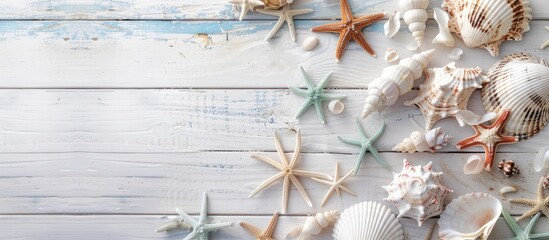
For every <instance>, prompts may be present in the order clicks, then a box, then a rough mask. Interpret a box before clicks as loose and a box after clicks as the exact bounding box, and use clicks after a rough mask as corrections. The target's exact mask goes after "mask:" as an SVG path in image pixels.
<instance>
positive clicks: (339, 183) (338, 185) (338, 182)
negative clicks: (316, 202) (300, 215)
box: [312, 162, 356, 207]
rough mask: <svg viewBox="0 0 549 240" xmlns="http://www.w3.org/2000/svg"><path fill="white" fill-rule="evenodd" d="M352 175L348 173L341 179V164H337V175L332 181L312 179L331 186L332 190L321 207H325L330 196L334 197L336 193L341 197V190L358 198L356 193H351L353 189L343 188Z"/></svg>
mask: <svg viewBox="0 0 549 240" xmlns="http://www.w3.org/2000/svg"><path fill="white" fill-rule="evenodd" d="M352 174H353V171H350V172H349V173H347V175H345V176H343V177H342V178H339V162H336V167H335V173H334V177H333V179H332V180H324V179H318V178H312V179H313V180H315V181H317V182H320V183H324V184H327V185H330V189H328V193H326V196H325V197H324V199H322V203H321V204H320V206H321V207H324V204H326V202H327V201H328V199H329V198H330V196H332V194H333V193H334V191H335V192H336V193H337V195H338V196H339V197H341V191H340V190H343V191H345V192H347V193H349V194H351V195H353V196H355V197H356V193H354V192H353V191H351V189H349V188H347V187H345V186H343V182H345V180H347V178H349V177H350V176H351V175H352Z"/></svg>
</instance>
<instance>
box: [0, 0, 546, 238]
mask: <svg viewBox="0 0 549 240" xmlns="http://www.w3.org/2000/svg"><path fill="white" fill-rule="evenodd" d="M441 2H442V1H441V0H431V5H430V8H431V7H439V6H440V3H441ZM350 4H351V7H352V9H353V11H354V12H355V13H356V15H357V16H359V15H363V14H367V13H373V12H379V11H391V10H392V9H393V8H394V6H395V4H396V1H390V0H375V1H360V0H350ZM531 4H532V7H533V9H534V12H533V13H532V14H533V16H534V18H535V19H534V20H532V21H531V23H530V27H531V30H530V32H528V33H526V34H525V36H524V37H525V39H524V40H523V41H521V42H505V43H503V45H502V49H501V52H500V56H499V57H491V56H490V55H489V54H488V52H487V51H485V50H483V49H468V48H466V47H464V46H463V44H462V43H461V41H459V40H458V46H459V47H461V48H463V49H464V51H465V53H464V55H463V56H462V60H460V61H458V63H457V65H458V66H463V67H473V66H480V67H482V68H483V69H484V70H488V68H489V67H490V66H491V65H492V64H493V63H495V62H496V61H497V60H498V59H500V58H501V57H503V56H505V55H507V54H510V53H514V52H522V51H526V52H529V53H533V54H535V55H537V56H539V57H547V50H539V45H540V44H541V43H542V42H544V41H545V40H547V39H549V33H548V32H547V31H545V29H544V28H543V26H545V25H549V6H548V5H547V4H545V2H544V1H543V0H531ZM294 8H313V9H314V10H315V12H314V13H313V14H309V15H304V16H301V17H300V20H298V21H296V25H297V29H298V41H297V42H296V43H293V42H291V41H290V40H289V35H288V30H287V28H286V26H284V27H283V28H282V29H281V31H280V32H279V34H278V35H277V36H276V37H275V38H274V39H273V40H272V41H271V42H264V41H263V40H262V39H263V38H264V36H265V35H266V34H267V33H268V32H269V31H270V29H271V27H272V26H273V25H274V19H272V18H270V17H266V16H265V15H260V14H255V13H250V14H249V15H248V16H249V17H248V19H252V20H253V21H243V22H238V21H235V18H236V17H237V15H238V11H237V9H236V8H234V7H232V6H231V5H230V4H228V3H226V1H225V0H210V1H207V2H206V1H198V0H184V1H180V0H177V1H176V0H161V1H153V0H132V1H130V0H108V1H99V0H65V1H53V0H7V1H2V2H1V3H0V19H3V20H2V21H0V55H1V56H2V57H3V58H2V59H1V60H0V79H1V81H0V159H2V160H0V188H1V189H2V191H0V232H1V233H2V234H0V239H75V238H76V237H78V238H79V239H98V238H109V239H181V238H183V237H184V236H185V231H174V232H170V233H155V232H154V231H153V230H154V229H155V228H156V227H157V226H159V225H161V224H163V223H165V222H166V221H168V220H167V219H166V218H167V216H168V217H173V216H174V213H175V212H174V208H175V207H179V208H182V209H184V210H186V211H188V212H190V213H193V214H196V213H197V210H198V208H199V204H200V196H201V193H202V192H208V196H209V199H210V213H211V214H212V215H213V218H214V219H219V220H223V221H227V220H230V221H235V222H238V221H249V222H252V223H254V224H256V225H258V226H260V227H262V226H264V225H265V224H266V223H267V222H268V221H269V218H270V215H271V214H272V212H274V211H275V210H280V195H281V186H280V185H276V186H274V187H271V188H269V189H267V190H266V191H264V192H262V193H260V194H258V195H257V196H256V197H254V198H252V199H249V198H248V197H247V196H248V194H249V193H250V191H252V189H253V188H255V186H257V185H258V184H259V183H260V182H262V181H263V180H265V179H266V178H268V177H270V176H271V175H272V174H273V173H274V172H275V171H274V170H273V169H272V168H271V167H269V166H266V165H265V164H262V163H260V162H258V161H257V160H254V159H251V158H250V157H249V154H251V153H259V154H263V155H268V156H273V157H275V155H276V154H275V153H274V151H275V148H274V143H273V138H272V135H273V131H275V130H276V131H278V133H279V134H280V136H281V138H282V141H283V143H284V144H285V146H286V147H285V149H287V150H288V151H291V149H292V147H293V141H294V134H293V131H292V130H293V129H296V128H300V129H301V130H302V132H303V152H304V154H303V156H302V159H301V162H300V165H299V166H300V167H302V168H305V169H310V170H314V171H320V172H324V173H327V174H333V168H334V165H335V161H336V160H337V161H339V162H340V164H341V167H342V171H343V170H344V171H348V170H350V169H351V168H352V166H353V165H354V162H355V159H356V157H357V151H358V149H356V148H353V147H351V146H348V145H345V144H343V143H341V142H339V141H338V140H337V136H348V137H357V134H356V130H355V129H354V124H353V121H354V118H355V116H358V115H359V114H360V112H361V108H362V102H363V100H364V93H365V92H366V90H365V87H366V85H367V84H368V82H370V81H371V80H373V79H374V78H376V77H377V76H379V74H380V72H381V67H379V66H388V65H389V64H387V63H385V62H384V61H383V54H384V52H385V50H386V49H387V48H389V47H391V48H394V49H397V50H399V51H400V53H401V56H402V57H407V56H409V55H411V54H413V53H411V52H409V51H408V50H406V47H405V46H406V45H407V44H408V43H409V42H411V41H412V37H411V35H410V33H409V32H408V30H407V27H406V26H405V25H403V26H402V28H401V31H400V32H399V33H398V34H397V35H396V37H395V38H394V39H386V38H385V36H384V35H383V33H382V29H383V28H382V26H383V23H384V21H381V22H379V23H376V24H374V25H373V26H371V27H369V28H366V29H365V31H364V32H365V35H366V38H367V39H368V40H369V41H370V43H371V45H372V46H373V47H374V49H375V51H376V52H377V54H378V57H377V58H373V57H371V56H369V55H367V54H366V53H364V51H363V50H362V49H360V48H359V47H358V46H357V45H356V44H351V45H350V46H349V48H348V49H347V52H346V54H345V56H344V58H343V60H342V62H341V63H339V64H337V63H335V61H334V57H333V56H334V52H335V42H336V41H337V36H336V35H331V34H314V33H311V32H309V31H308V29H310V28H311V27H313V26H317V25H320V24H324V23H326V22H329V21H331V20H330V19H336V18H339V17H340V16H339V1H337V0H296V3H295V6H294ZM119 19H123V20H131V21H117V20H119ZM7 20H9V21H7ZM172 20H174V21H172ZM437 31H438V30H437V27H436V23H435V22H434V21H432V20H430V21H429V22H428V29H427V32H426V34H427V36H426V40H425V47H424V48H425V49H428V48H431V47H433V46H432V45H431V44H429V43H428V42H430V40H431V39H432V38H433V37H434V36H435V35H436V34H437ZM313 35H315V36H318V37H319V38H320V41H321V42H320V45H319V47H318V48H317V49H316V50H315V51H313V52H305V51H303V50H301V48H300V44H301V42H302V41H303V40H304V39H305V38H306V37H308V36H313ZM456 40H457V38H456ZM450 51H451V49H448V48H444V47H437V53H436V56H435V58H434V59H433V61H432V63H431V64H430V66H431V67H440V66H444V65H445V64H447V63H449V62H451V61H452V60H450V59H448V58H447V57H446V56H447V54H448V53H449V52H450ZM299 64H303V65H304V67H305V69H306V70H307V72H308V73H309V75H310V76H311V77H312V78H313V80H314V81H318V80H319V79H320V78H322V76H323V75H324V74H326V73H327V72H328V71H334V72H335V73H334V75H333V80H332V82H331V83H330V84H329V87H330V88H332V90H331V91H334V92H337V93H344V94H346V95H347V96H348V97H347V98H346V99H345V100H344V103H345V104H346V110H345V112H344V113H343V114H341V115H338V116H334V115H331V114H328V117H327V119H328V123H327V124H326V125H321V124H320V123H319V122H318V120H317V119H316V114H315V113H314V110H313V109H311V110H310V111H309V112H307V113H306V114H305V115H304V116H303V117H302V118H301V119H299V120H294V119H292V116H293V115H294V114H295V111H296V110H297V107H298V106H299V104H300V103H301V102H302V99H301V98H300V97H297V96H295V95H293V94H291V93H289V91H288V90H287V87H288V86H290V85H296V86H304V84H303V82H302V79H301V76H300V73H299V69H298V65H299ZM372 66H375V67H372ZM420 81H421V80H420ZM420 81H418V83H419V82H420ZM165 88H168V89H165ZM416 93H417V91H416V90H414V91H412V92H411V93H409V94H407V95H405V96H403V97H402V98H401V99H400V100H399V101H398V102H397V104H396V105H395V106H394V107H392V108H390V109H388V110H387V111H386V112H385V113H384V114H383V117H384V119H385V122H386V123H387V128H386V132H385V133H384V135H383V136H382V137H381V138H380V139H379V141H378V142H377V143H376V146H377V148H378V149H379V150H380V151H381V152H382V155H383V157H385V158H386V159H387V161H388V162H389V163H390V165H391V166H392V167H393V170H395V171H399V170H400V168H401V167H402V166H401V165H402V158H404V157H405V158H407V159H409V160H410V161H412V162H413V163H414V164H426V163H427V162H429V161H432V162H433V164H434V169H435V170H437V171H444V173H445V175H444V183H445V184H446V185H447V186H449V187H450V188H451V189H453V190H454V192H453V193H451V194H450V195H449V196H448V197H447V199H446V200H445V203H446V204H447V203H448V202H450V201H451V199H453V198H456V197H458V196H460V195H462V194H465V193H468V192H475V191H479V192H488V193H490V194H492V195H493V196H496V197H498V198H499V199H500V200H501V201H502V203H503V205H504V207H505V208H506V209H508V210H509V211H510V212H511V213H512V214H514V215H518V214H520V213H522V212H524V211H525V210H527V208H525V207H522V206H516V205H510V204H509V202H508V199H510V198H514V197H528V198H533V197H534V196H535V188H536V185H537V183H538V180H539V178H540V177H541V176H542V175H543V173H535V172H534V171H533V168H532V163H531V160H532V159H533V157H534V155H535V153H536V152H537V150H538V149H539V148H540V147H543V146H547V145H549V132H548V130H544V131H543V132H542V133H540V134H539V135H537V136H536V137H534V138H533V139H531V140H528V141H524V142H521V143H518V144H515V145H507V146H503V147H500V149H499V150H500V151H499V152H500V154H499V155H498V157H497V159H498V160H500V159H512V160H515V161H516V162H517V163H518V165H519V166H520V168H521V175H519V176H517V177H513V178H510V179H506V178H503V177H502V175H501V174H500V173H498V172H497V171H496V170H494V171H492V172H491V173H484V174H481V175H477V176H465V175H463V173H462V172H461V168H462V166H463V164H464V163H465V161H466V160H467V158H468V157H469V156H470V155H471V154H472V153H475V152H476V153H478V152H479V151H480V149H479V148H474V149H468V150H466V151H462V152H458V151H457V150H456V149H455V147H454V145H455V142H457V141H458V140H460V139H462V138H464V137H467V136H469V135H470V134H472V133H473V131H472V129H470V128H460V127H459V126H458V125H457V123H456V122H455V120H452V119H446V120H443V121H442V122H441V123H439V124H438V125H439V126H442V127H443V129H444V130H445V131H446V132H448V133H450V134H451V135H454V136H455V139H454V140H453V141H452V142H451V144H450V145H448V146H447V147H446V148H444V149H443V150H442V151H441V152H440V153H436V154H429V153H422V154H399V153H394V152H392V151H391V148H392V147H393V146H394V145H395V144H397V143H398V142H399V141H401V140H402V138H404V137H406V136H407V135H408V134H409V133H410V132H411V131H412V130H413V128H414V127H413V124H412V123H411V119H414V120H415V121H417V122H418V123H420V125H422V124H423V120H422V116H421V114H420V113H419V111H418V110H417V109H415V108H410V107H405V106H403V105H402V101H403V100H406V99H410V98H412V97H414V96H415V94H416ZM470 102H471V104H470V106H469V108H470V109H472V110H473V111H475V112H477V113H482V112H483V108H482V106H481V104H480V94H479V92H478V91H477V92H476V93H475V94H474V95H473V97H472V99H471V101H470ZM380 121H381V120H380V118H379V117H375V116H374V117H370V118H368V119H366V120H364V121H363V123H364V126H365V128H366V130H367V131H368V132H370V133H372V132H375V131H376V130H377V126H379V124H380ZM365 161H366V162H365V163H364V165H363V167H362V169H361V170H360V172H359V174H358V175H357V176H353V177H352V178H351V179H350V182H349V186H350V187H351V188H352V189H354V190H355V191H356V192H357V193H358V195H359V196H358V197H352V196H348V195H344V196H343V197H342V198H337V197H333V198H332V199H331V200H330V201H329V203H328V204H327V206H326V207H325V208H319V206H318V205H319V202H320V200H321V198H322V197H323V195H324V194H325V191H326V190H327V188H326V186H323V185H319V184H317V183H315V182H312V181H309V180H304V185H305V188H306V189H307V192H308V193H309V194H310V195H311V197H312V199H313V204H314V206H313V208H309V207H308V206H306V205H305V203H304V202H303V200H302V199H300V197H299V195H298V193H297V192H296V191H295V189H292V191H291V196H290V204H289V209H288V210H289V211H288V213H289V214H288V215H285V216H283V217H282V218H281V220H280V223H279V227H278V229H277V232H276V235H275V237H277V238H283V237H284V235H285V234H286V233H287V232H288V231H289V230H290V229H291V228H293V227H295V226H296V225H297V224H299V223H301V222H302V221H303V220H304V217H305V216H306V215H309V214H313V213H315V212H317V211H323V210H331V209H339V210H342V209H344V208H346V207H348V206H350V205H352V204H354V203H357V202H359V201H364V200H372V201H381V200H382V199H383V198H384V197H385V196H386V193H385V192H384V191H383V190H382V189H381V188H380V186H382V185H386V184H388V183H390V181H391V178H392V176H391V174H390V172H389V171H386V170H383V169H382V168H381V167H379V165H378V164H377V163H376V162H375V161H374V159H373V158H372V157H371V156H367V158H366V159H365ZM366 181H367V182H368V184H365V182H366ZM504 185H512V186H516V187H518V188H519V191H518V192H517V193H512V194H508V195H506V196H502V195H500V194H499V193H498V191H499V189H500V188H501V187H502V186H504ZM387 205H388V206H389V204H387ZM391 207H392V206H391ZM393 210H394V212H396V209H395V208H393ZM401 222H402V224H403V225H404V230H405V232H406V238H407V239H424V238H425V235H426V233H427V231H428V229H429V228H430V227H431V226H432V225H433V224H435V222H436V218H435V219H432V220H429V221H428V222H427V223H426V224H425V226H423V227H422V228H418V227H417V225H416V223H415V221H413V220H411V219H402V220H401ZM521 224H525V222H521ZM541 231H549V222H547V220H546V219H545V218H544V219H541V220H540V221H539V223H538V225H537V227H536V229H535V232H541ZM330 234H331V233H330V232H329V231H328V232H326V233H324V234H323V235H322V236H321V237H320V238H319V239H330ZM212 236H213V237H214V238H215V239H248V238H249V236H248V235H246V233H245V232H244V231H243V230H242V229H241V228H240V227H234V228H231V229H227V230H222V231H220V232H219V233H217V234H214V235H212ZM510 236H512V235H511V233H510V231H509V228H508V227H507V226H506V224H505V223H504V221H503V220H502V219H500V221H498V224H497V225H496V228H495V230H494V231H493V234H492V236H491V239H501V238H505V237H510ZM433 239H435V237H433Z"/></svg>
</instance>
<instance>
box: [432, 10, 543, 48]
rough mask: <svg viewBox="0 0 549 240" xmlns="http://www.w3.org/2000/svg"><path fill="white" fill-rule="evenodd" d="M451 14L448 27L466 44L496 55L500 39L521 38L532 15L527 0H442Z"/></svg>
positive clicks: (515, 39)
mask: <svg viewBox="0 0 549 240" xmlns="http://www.w3.org/2000/svg"><path fill="white" fill-rule="evenodd" d="M442 8H443V9H444V10H446V11H447V12H448V13H449V14H450V16H451V17H450V22H449V27H450V31H452V32H455V33H456V34H457V35H458V36H459V37H461V39H463V42H464V43H465V45H467V46H468V47H471V48H474V47H478V48H485V49H486V50H488V52H490V54H492V56H497V55H498V53H499V46H500V44H501V42H503V41H507V40H514V41H520V40H522V34H523V33H524V32H527V31H528V30H530V27H529V26H528V22H529V21H530V20H531V19H532V16H531V15H530V12H531V11H532V9H531V8H530V2H529V1H528V0H444V2H443V3H442Z"/></svg>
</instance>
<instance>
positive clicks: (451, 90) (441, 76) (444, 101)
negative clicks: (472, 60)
mask: <svg viewBox="0 0 549 240" xmlns="http://www.w3.org/2000/svg"><path fill="white" fill-rule="evenodd" d="M485 82H488V77H486V76H485V75H484V74H483V73H482V70H481V69H480V68H478V67H477V68H457V67H456V66H455V63H453V62H452V63H449V64H448V65H446V66H445V67H442V68H430V69H427V70H426V71H425V82H423V84H421V85H420V86H419V93H418V95H417V97H416V98H414V99H411V100H408V101H406V102H404V105H406V106H415V107H417V108H419V110H420V111H421V113H422V114H423V117H425V129H426V130H429V129H431V127H433V125H434V124H435V123H436V122H437V121H438V120H440V119H443V118H447V117H455V116H456V113H457V112H458V111H459V110H465V108H466V107H467V102H468V101H469V97H471V94H473V92H474V91H475V89H477V88H481V87H482V83H485ZM458 121H459V119H458Z"/></svg>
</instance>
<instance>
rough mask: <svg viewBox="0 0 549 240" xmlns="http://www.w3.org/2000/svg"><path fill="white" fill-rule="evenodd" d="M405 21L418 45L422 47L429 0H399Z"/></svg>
mask: <svg viewBox="0 0 549 240" xmlns="http://www.w3.org/2000/svg"><path fill="white" fill-rule="evenodd" d="M398 6H399V8H400V12H401V13H402V14H404V15H403V19H404V22H405V23H406V24H408V30H410V32H412V36H413V37H414V39H415V40H416V43H417V46H418V47H421V43H422V42H423V37H424V35H425V27H426V25H425V22H427V18H428V15H427V11H426V9H427V6H429V0H400V1H399V2H398Z"/></svg>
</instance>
